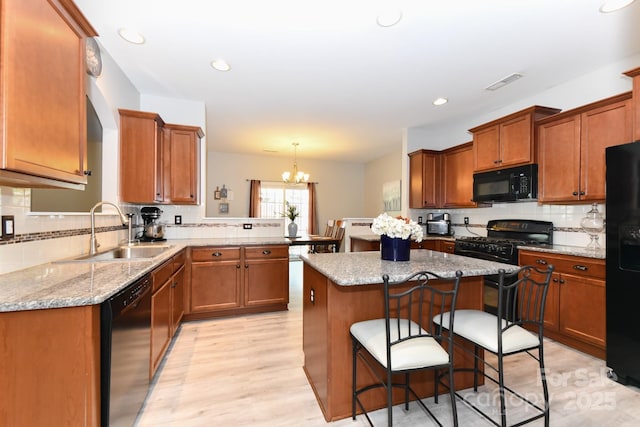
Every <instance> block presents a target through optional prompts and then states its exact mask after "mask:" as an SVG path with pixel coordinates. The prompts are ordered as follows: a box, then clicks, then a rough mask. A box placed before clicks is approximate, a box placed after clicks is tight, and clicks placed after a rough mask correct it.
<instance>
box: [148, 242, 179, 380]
mask: <svg viewBox="0 0 640 427" xmlns="http://www.w3.org/2000/svg"><path fill="white" fill-rule="evenodd" d="M184 262H185V251H182V252H180V253H178V254H177V255H175V256H174V257H173V258H171V259H170V260H168V261H166V262H165V263H164V264H162V265H161V266H160V267H158V268H156V269H155V270H154V271H153V273H152V277H153V290H152V292H153V293H152V295H151V366H150V367H149V377H150V378H153V376H154V375H155V373H156V371H157V369H158V366H159V365H160V362H162V358H163V357H164V354H165V353H166V351H167V348H169V343H171V338H173V335H174V334H175V333H176V330H177V329H178V327H179V326H180V321H181V320H182V316H183V314H184Z"/></svg>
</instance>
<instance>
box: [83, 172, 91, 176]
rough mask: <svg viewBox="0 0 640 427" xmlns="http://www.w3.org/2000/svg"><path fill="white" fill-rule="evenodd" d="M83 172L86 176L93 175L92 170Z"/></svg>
mask: <svg viewBox="0 0 640 427" xmlns="http://www.w3.org/2000/svg"><path fill="white" fill-rule="evenodd" d="M82 173H83V174H85V175H86V176H91V171H84V172H82Z"/></svg>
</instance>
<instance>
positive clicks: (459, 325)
mask: <svg viewBox="0 0 640 427" xmlns="http://www.w3.org/2000/svg"><path fill="white" fill-rule="evenodd" d="M455 313H456V315H455V317H454V321H453V332H454V333H455V334H456V335H459V336H461V337H463V338H465V339H467V340H469V341H472V342H474V343H476V344H478V345H480V346H482V347H484V348H486V349H488V350H490V351H492V352H494V353H497V352H498V319H497V318H496V316H494V315H493V314H491V313H486V312H484V311H480V310H456V312H455ZM449 315H450V313H449V312H447V313H444V314H443V315H442V322H443V323H444V326H448V325H449ZM433 321H434V322H435V323H437V324H439V323H440V315H438V316H436V317H434V319H433ZM502 325H503V327H504V326H506V321H505V320H504V319H503V320H502ZM539 344H540V341H539V340H538V337H537V336H536V335H534V334H532V333H531V332H529V331H527V330H526V329H524V328H522V327H520V326H513V327H511V328H509V329H508V330H506V331H505V332H504V334H503V335H502V352H503V353H512V352H514V351H519V350H523V349H526V348H532V347H536V346H537V345H539Z"/></svg>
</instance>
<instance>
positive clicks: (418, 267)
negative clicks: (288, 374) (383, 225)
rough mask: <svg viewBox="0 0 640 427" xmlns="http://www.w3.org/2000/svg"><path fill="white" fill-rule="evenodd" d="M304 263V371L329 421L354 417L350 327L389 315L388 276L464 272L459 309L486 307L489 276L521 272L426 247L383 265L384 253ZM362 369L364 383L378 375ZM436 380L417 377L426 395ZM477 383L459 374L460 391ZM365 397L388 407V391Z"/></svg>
mask: <svg viewBox="0 0 640 427" xmlns="http://www.w3.org/2000/svg"><path fill="white" fill-rule="evenodd" d="M302 259H303V261H304V270H303V271H304V273H303V280H304V286H303V350H304V357H305V361H304V371H305V374H306V375H307V378H308V380H309V383H310V384H311V387H312V388H313V391H314V393H315V395H316V399H317V400H318V403H319V405H320V408H321V409H322V412H323V414H324V417H325V419H326V420H327V421H334V420H338V419H341V418H346V417H349V416H351V372H352V362H351V338H350V336H349V327H350V326H351V324H352V323H354V322H357V321H361V320H367V319H373V318H379V317H384V303H383V293H382V292H383V291H382V286H381V284H382V283H383V280H382V276H383V275H384V274H388V275H389V278H390V280H391V281H400V280H402V279H404V278H406V277H408V276H409V275H411V274H413V273H416V272H419V271H423V270H428V271H431V272H433V273H436V274H438V275H440V276H442V277H445V278H452V277H454V276H455V272H456V271H457V270H460V271H462V273H463V277H462V280H461V283H460V288H459V291H458V308H474V309H482V278H483V276H484V275H488V274H496V273H497V272H498V270H500V269H504V270H505V271H507V272H510V271H515V270H516V269H517V268H518V267H517V266H513V265H509V264H502V263H497V262H490V261H484V260H479V259H474V258H468V257H463V256H459V255H452V254H448V253H443V252H437V251H431V250H425V249H418V250H412V251H411V260H410V261H407V262H392V261H383V260H381V259H380V253H379V252H351V253H338V254H308V255H305V256H303V257H302ZM443 286H450V285H449V284H446V285H443ZM454 358H455V365H456V367H461V366H472V365H471V364H472V360H471V359H470V358H468V356H467V357H465V355H464V353H462V352H456V354H455V356H454ZM359 363H361V362H359ZM359 371H360V372H362V373H363V375H362V378H360V380H362V383H363V384H364V383H365V382H368V381H373V377H369V378H367V375H366V374H367V372H366V369H362V370H359ZM432 378H433V376H432V374H428V373H424V374H418V375H415V376H413V377H412V383H413V384H414V385H416V389H417V390H419V393H421V394H423V395H424V396H425V397H426V396H429V395H432V394H433V382H432ZM472 384H473V381H472V378H471V376H470V375H469V374H468V373H465V374H464V375H458V376H456V388H458V389H464V388H468V387H470V386H471V385H472ZM364 397H365V399H363V400H364V403H365V406H366V407H368V408H382V407H384V406H385V405H386V403H385V393H384V392H383V391H382V390H379V393H378V394H375V393H374V392H372V393H370V395H369V396H364ZM398 398H400V395H398ZM394 399H395V398H394Z"/></svg>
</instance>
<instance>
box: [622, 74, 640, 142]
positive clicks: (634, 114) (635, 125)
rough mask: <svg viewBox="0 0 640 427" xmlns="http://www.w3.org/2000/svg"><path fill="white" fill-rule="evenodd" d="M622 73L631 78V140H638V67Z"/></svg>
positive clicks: (639, 134) (639, 110)
mask: <svg viewBox="0 0 640 427" xmlns="http://www.w3.org/2000/svg"><path fill="white" fill-rule="evenodd" d="M624 75H626V76H629V77H631V78H632V79H633V97H632V103H633V107H632V117H633V119H632V120H633V138H632V139H633V140H640V67H638V68H634V69H633V70H629V71H626V72H625V73H624Z"/></svg>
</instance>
